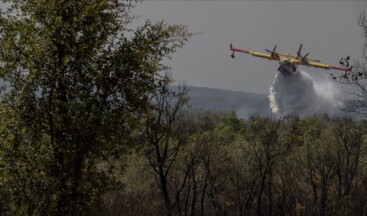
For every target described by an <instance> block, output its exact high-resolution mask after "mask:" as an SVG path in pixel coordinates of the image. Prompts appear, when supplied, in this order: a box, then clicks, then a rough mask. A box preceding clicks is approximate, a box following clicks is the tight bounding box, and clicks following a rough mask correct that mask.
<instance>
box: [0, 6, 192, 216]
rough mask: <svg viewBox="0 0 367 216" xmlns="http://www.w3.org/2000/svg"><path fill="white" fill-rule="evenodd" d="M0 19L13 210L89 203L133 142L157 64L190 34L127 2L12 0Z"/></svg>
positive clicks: (59, 209)
mask: <svg viewBox="0 0 367 216" xmlns="http://www.w3.org/2000/svg"><path fill="white" fill-rule="evenodd" d="M5 2H8V3H10V5H11V6H9V10H7V11H6V12H4V13H2V14H1V17H0V46H1V49H0V62H1V65H0V79H1V80H2V81H3V84H2V88H3V91H2V94H1V101H0V110H1V118H0V121H1V129H0V135H1V155H2V160H1V166H2V167H4V169H2V171H1V176H2V178H3V183H4V184H5V186H4V188H5V189H3V190H5V191H6V193H5V195H4V196H7V197H8V198H9V200H10V202H9V203H10V204H9V208H8V210H7V211H9V212H10V213H12V214H25V213H27V214H56V215H78V214H81V213H82V212H88V211H92V210H95V208H97V207H98V205H95V204H96V203H98V197H99V196H97V195H98V194H100V193H102V192H103V190H105V189H107V187H106V186H108V185H111V184H109V183H110V181H111V180H112V179H111V178H109V177H108V176H107V175H106V174H107V172H106V167H107V165H108V164H109V163H108V162H109V161H110V160H111V159H113V156H118V155H119V154H121V153H123V151H124V148H125V147H126V146H127V145H128V144H131V140H130V139H129V137H131V133H130V132H131V131H132V130H133V128H134V122H136V121H135V120H136V119H138V118H139V114H140V113H141V112H142V111H145V110H147V109H149V108H150V106H149V103H150V101H149V100H148V95H149V94H150V93H152V92H154V91H155V89H157V88H159V86H160V84H161V82H160V80H161V79H162V78H161V76H160V75H159V72H160V71H165V70H168V69H169V68H168V67H166V66H165V65H163V64H161V63H160V62H161V61H162V60H163V59H165V58H169V57H170V55H171V54H172V53H173V52H175V51H176V49H177V48H180V47H182V46H183V45H184V44H185V42H186V41H187V39H188V38H189V37H190V36H191V34H190V33H189V32H188V31H187V28H186V27H185V26H182V25H167V24H165V23H164V22H159V23H156V24H153V23H151V22H150V21H146V22H145V23H144V24H143V26H141V27H138V28H137V29H135V30H134V29H131V28H129V25H128V24H130V22H131V21H132V19H133V17H132V16H131V15H130V14H129V11H130V9H131V7H132V6H133V5H132V3H131V2H129V1H127V2H124V1H119V0H90V1H74V0H62V1H45V0H27V1H25V0H13V1H5Z"/></svg>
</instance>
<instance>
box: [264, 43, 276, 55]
mask: <svg viewBox="0 0 367 216" xmlns="http://www.w3.org/2000/svg"><path fill="white" fill-rule="evenodd" d="M276 49H277V45H275V47H274V49H273V51H270V50H268V49H265V51H267V52H268V53H270V54H271V56H272V57H273V56H275V55H276V52H275V50H276Z"/></svg>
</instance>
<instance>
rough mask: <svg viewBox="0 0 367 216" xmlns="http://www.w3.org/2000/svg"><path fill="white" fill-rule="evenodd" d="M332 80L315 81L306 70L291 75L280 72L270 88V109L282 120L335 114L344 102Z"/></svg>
mask: <svg viewBox="0 0 367 216" xmlns="http://www.w3.org/2000/svg"><path fill="white" fill-rule="evenodd" d="M337 92H338V90H337V88H336V87H335V86H334V84H333V83H332V82H331V81H328V80H326V81H318V82H316V81H314V80H313V79H312V77H311V76H310V75H309V74H308V73H307V72H305V71H296V72H294V73H291V74H283V73H280V72H277V74H276V75H275V79H274V82H273V84H272V86H271V88H270V93H269V100H270V110H271V112H272V113H273V114H275V115H276V116H278V117H284V116H300V117H305V116H312V115H315V114H325V113H327V114H328V115H331V116H332V115H334V114H336V113H337V112H338V110H339V107H340V106H341V102H340V101H339V100H338V99H337V97H336V95H338V93H337Z"/></svg>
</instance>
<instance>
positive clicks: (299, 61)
mask: <svg viewBox="0 0 367 216" xmlns="http://www.w3.org/2000/svg"><path fill="white" fill-rule="evenodd" d="M276 48H277V46H275V47H274V49H273V50H272V51H270V50H268V49H265V51H267V52H268V53H264V52H257V51H249V50H244V49H239V48H235V47H233V46H232V44H230V50H231V51H232V54H231V57H232V58H235V55H234V54H235V52H240V53H246V54H251V55H252V56H255V57H259V58H264V59H268V60H274V61H279V64H280V65H279V68H278V71H280V72H281V73H283V74H290V73H292V72H295V71H296V70H297V66H298V65H304V66H309V67H315V68H322V69H326V70H330V69H334V70H341V71H344V72H345V74H346V73H347V72H348V71H351V69H352V67H339V66H332V65H328V64H324V63H321V61H320V60H317V59H310V58H308V55H309V54H310V53H307V54H306V55H304V56H302V54H301V51H302V44H300V46H299V48H298V51H297V54H296V55H290V54H289V52H288V53H287V54H284V53H279V52H277V51H276Z"/></svg>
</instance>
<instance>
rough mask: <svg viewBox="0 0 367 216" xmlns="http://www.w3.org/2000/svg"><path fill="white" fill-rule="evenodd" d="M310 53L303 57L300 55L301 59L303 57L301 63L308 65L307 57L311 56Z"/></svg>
mask: <svg viewBox="0 0 367 216" xmlns="http://www.w3.org/2000/svg"><path fill="white" fill-rule="evenodd" d="M309 54H310V53H307V54H306V55H304V56H301V55H300V57H301V62H302V63H307V62H308V59H307V56H308V55H309Z"/></svg>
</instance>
